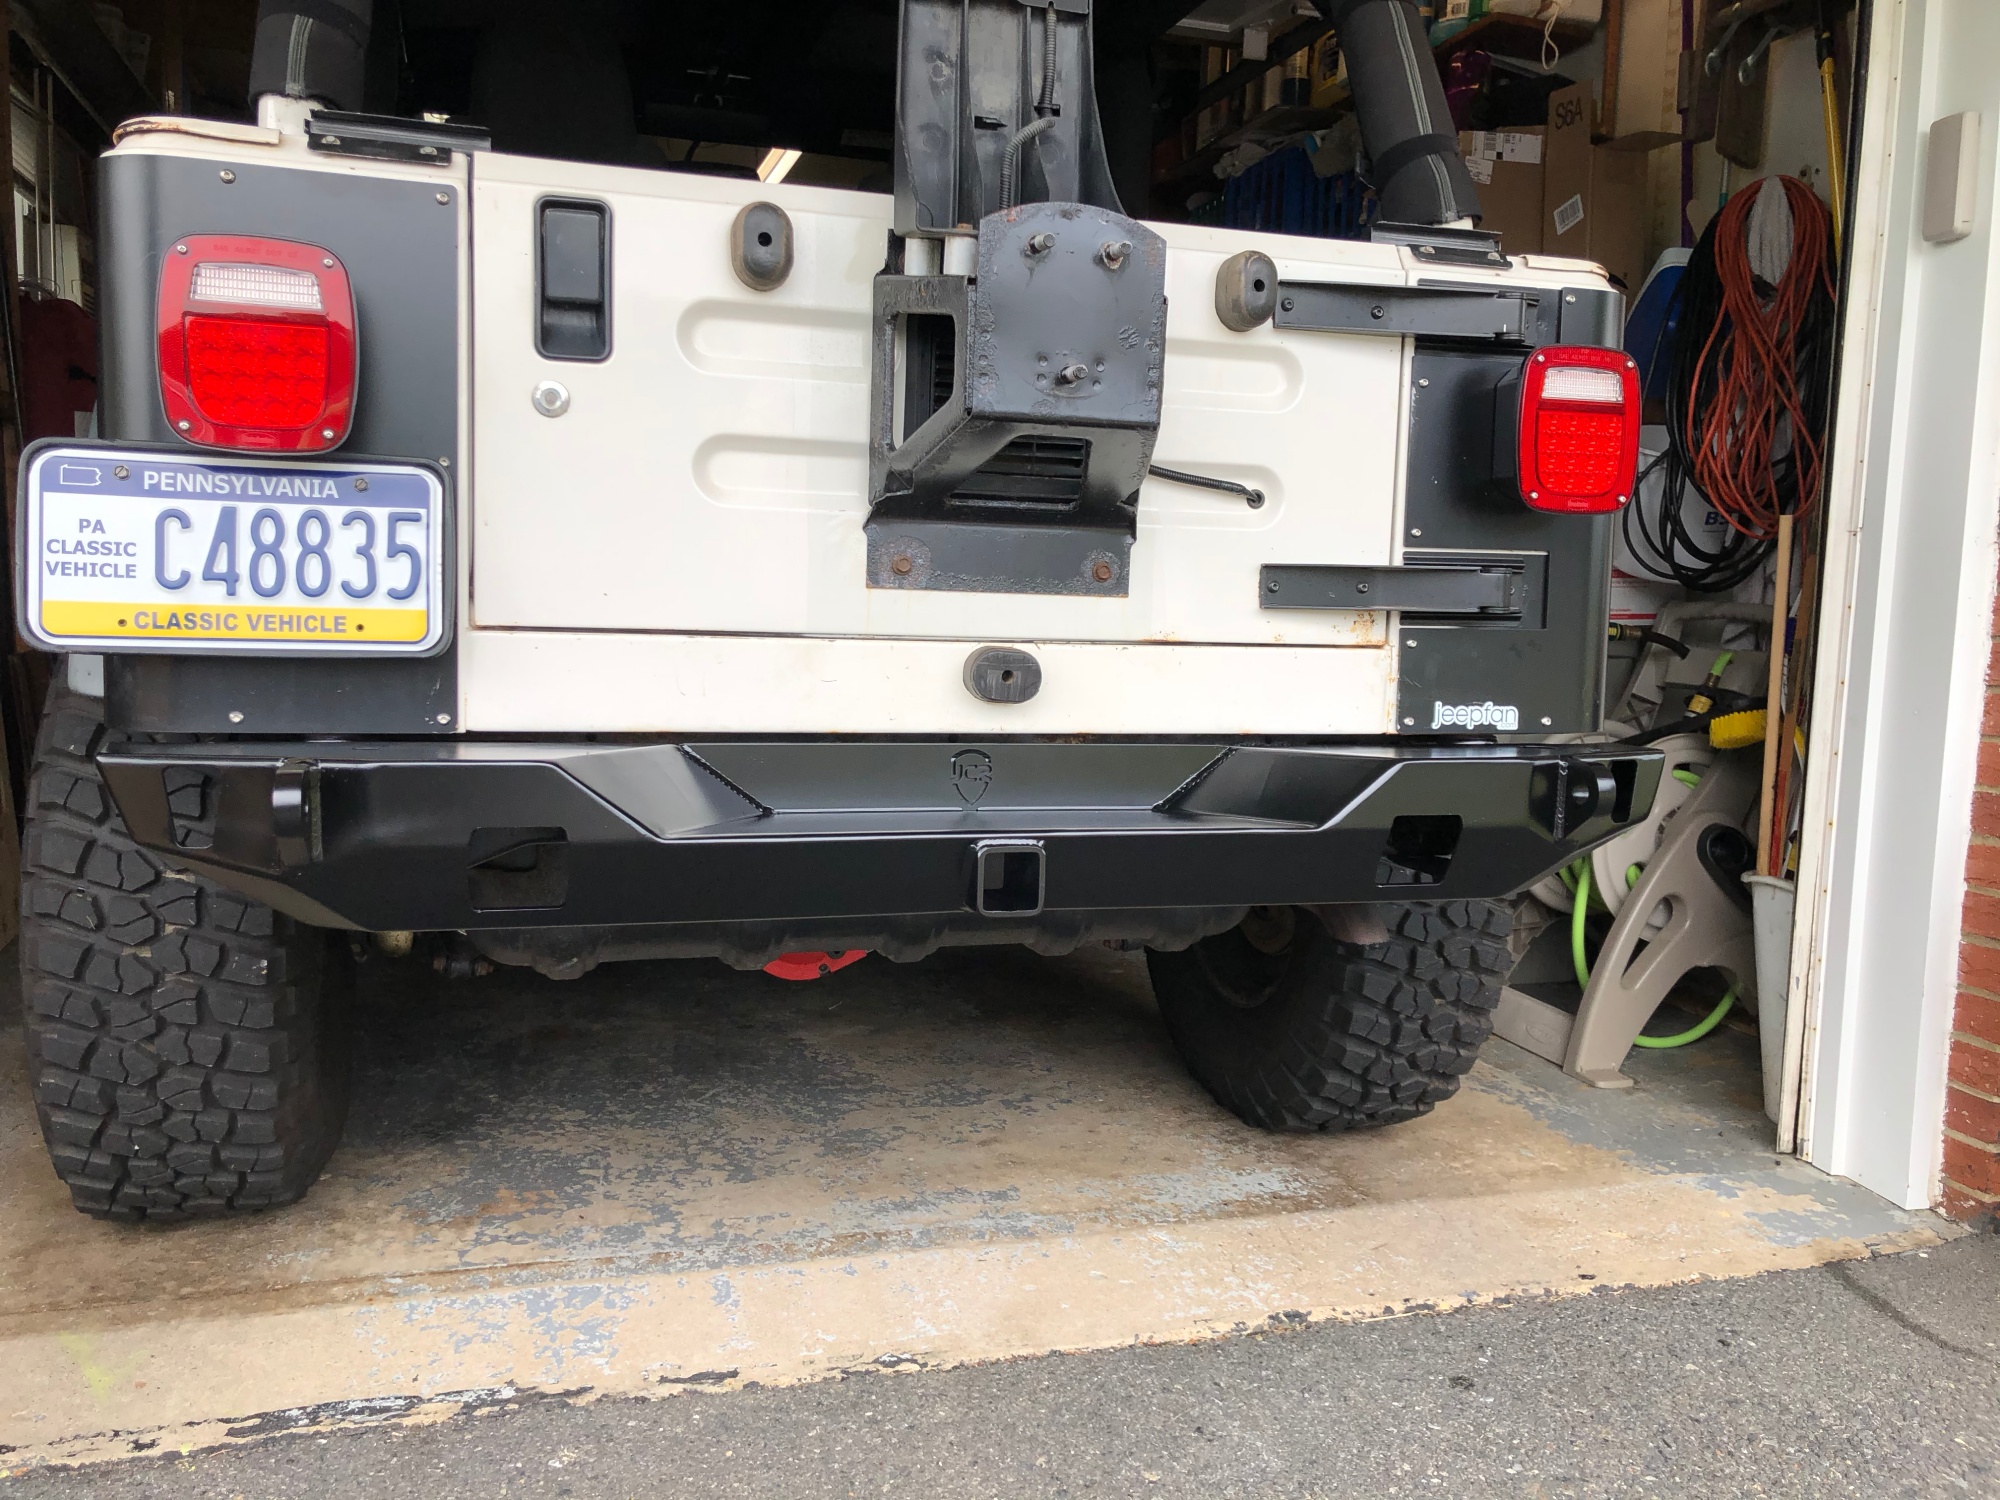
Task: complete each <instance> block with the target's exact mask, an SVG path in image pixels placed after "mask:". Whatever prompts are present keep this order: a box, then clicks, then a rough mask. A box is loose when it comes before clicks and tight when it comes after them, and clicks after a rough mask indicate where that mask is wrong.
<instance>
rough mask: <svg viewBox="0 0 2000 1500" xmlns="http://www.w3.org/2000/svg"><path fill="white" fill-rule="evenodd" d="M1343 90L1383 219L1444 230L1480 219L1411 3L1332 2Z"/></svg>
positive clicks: (1406, 0)
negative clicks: (1350, 101) (1349, 96)
mask: <svg viewBox="0 0 2000 1500" xmlns="http://www.w3.org/2000/svg"><path fill="white" fill-rule="evenodd" d="M1329 19H1331V20H1332V22H1333V24H1334V27H1335V29H1336V31H1337V32H1338V33H1339V36H1340V50H1341V53H1342V55H1343V56H1344V57H1345V58H1346V59H1347V83H1348V87H1349V88H1351V89H1352V90H1353V91H1354V113H1355V116H1356V118H1357V119H1358V120H1359V121H1360V123H1361V144H1362V145H1363V147H1364V148H1365V149H1366V150H1367V152H1368V159H1369V162H1370V163H1371V178H1372V180H1373V182H1374V184H1375V191H1376V192H1377V194H1379V195H1380V197H1381V200H1382V217H1383V218H1384V219H1386V220H1388V221H1389V222H1391V223H1396V224H1449V223H1452V222H1453V221H1454V220H1457V219H1476V218H1478V217H1479V194H1478V191H1477V190H1476V189H1475V188H1474V187H1473V185H1472V174H1471V173H1470V172H1468V171H1467V170H1466V166H1465V159H1464V158H1463V157H1462V156H1461V155H1459V150H1458V132H1457V129H1456V127H1455V126H1454V125H1453V124H1452V119H1451V111H1450V110H1449V109H1447V108H1446V106H1445V102H1444V84H1443V82H1442V81H1441V80H1440V79H1439V78H1438V70H1437V59H1436V58H1435V57H1433V56H1432V55H1431V49H1430V43H1429V42H1428V41H1427V40H1426V38H1425V36H1424V25H1423V22H1422V20H1420V19H1419V18H1418V16H1417V8H1416V6H1415V5H1413V4H1411V3H1410V0H1333V5H1332V10H1331V14H1330V16H1329Z"/></svg>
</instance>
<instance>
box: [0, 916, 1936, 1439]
mask: <svg viewBox="0 0 2000 1500" xmlns="http://www.w3.org/2000/svg"><path fill="white" fill-rule="evenodd" d="M9 958H11V955H9ZM8 989H9V991H10V992H11V990H12V984H11V979H10V981H9V983H8ZM0 1004H6V1005H9V1006H11V1004H12V997H11V994H9V995H0ZM1754 1055H1755V1046H1754V1039H1752V1038H1750V1037H1747V1036H1745V1035H1743V1034H1740V1033H1735V1032H1729V1031H1725V1032H1723V1033H1721V1034H1719V1035H1718V1036H1717V1037H1716V1038H1714V1039H1712V1040H1711V1041H1710V1042H1708V1043H1704V1044H1702V1045H1700V1046H1697V1047H1694V1048H1689V1049H1685V1050H1683V1051H1681V1052H1677V1053H1664V1054H1661V1053H1654V1054H1646V1055H1643V1056H1640V1057H1637V1058H1635V1059H1634V1060H1633V1063H1632V1064H1631V1068H1630V1071H1631V1072H1632V1073H1633V1074H1634V1075H1635V1076H1636V1078H1637V1079H1638V1083H1639V1087H1638V1088H1637V1089H1636V1090H1633V1091H1630V1092H1624V1093H1599V1092H1595V1091H1592V1090H1589V1089H1585V1088H1582V1087H1581V1086H1579V1085H1576V1084H1574V1083H1573V1082H1572V1081H1570V1080H1568V1079H1565V1078H1564V1077H1563V1076H1562V1075H1561V1074H1560V1073H1559V1072H1558V1071H1557V1070H1555V1069H1554V1068H1552V1067H1550V1066H1548V1065H1547V1064H1545V1063H1543V1062H1541V1061H1539V1060H1537V1059H1535V1058H1532V1057H1530V1056H1528V1055H1527V1054H1525V1053H1522V1052H1520V1051H1517V1050H1516V1049H1514V1048H1511V1047H1509V1046H1507V1045H1506V1044H1505V1043H1501V1042H1495V1043H1494V1044H1493V1045H1492V1046H1491V1047H1490V1048H1489V1050H1488V1053H1487V1056H1486V1057H1485V1059H1483V1060H1482V1063H1481V1065H1480V1067H1479V1068H1478V1069H1477V1070H1476V1071H1475V1072H1474V1074H1473V1075H1472V1076H1471V1078H1470V1079H1469V1080H1468V1085H1467V1087H1466V1089H1465V1090H1464V1091H1463V1092H1462V1093H1461V1094H1460V1096H1459V1097H1458V1098H1457V1099H1455V1100H1453V1101H1451V1102H1450V1103H1448V1104H1446V1105H1445V1106H1443V1107H1442V1108H1441V1109H1440V1110H1439V1111H1438V1112H1437V1113H1435V1114H1433V1115H1432V1116H1430V1117H1428V1118H1426V1119H1424V1120H1420V1121H1417V1122H1414V1123H1412V1124H1409V1125H1405V1126H1401V1127H1398V1128H1395V1129H1392V1130H1388V1131H1384V1132H1379V1133H1373V1134H1368V1135H1360V1136H1345V1137H1338V1136H1337V1137H1273V1136H1268V1135H1263V1134H1260V1133H1257V1132H1253V1131H1251V1130H1248V1129H1246V1128H1245V1127H1243V1126H1241V1125H1240V1124H1238V1123H1237V1122H1236V1121H1235V1120H1234V1119H1233V1118H1231V1117H1229V1116H1227V1115H1225V1114H1223V1113H1222V1112H1221V1111H1220V1110H1218V1109H1217V1108H1216V1107H1215V1106H1214V1105H1213V1104H1212V1103H1211V1102H1210V1101H1209V1100H1208V1098H1207V1097H1206V1095H1204V1094H1202V1093H1201V1092H1200V1090H1199V1089H1198V1088H1196V1087H1195V1085H1193V1084H1192V1083H1191V1082H1189V1081H1188V1080H1187V1078H1186V1076H1185V1075H1184V1074H1183V1073H1182V1071H1181V1069H1180V1067H1179V1064H1178V1062H1177V1061H1176V1060H1175V1058H1174V1057H1173V1055H1172V1053H1171V1051H1170V1049H1169V1047H1168V1045H1167V1042H1166V1039H1165V1037H1164V1035H1163V1033H1162V1032H1161V1030H1160V1027H1159V1025H1158V1021H1157V1018H1156V1016H1155V1014H1154V1012H1153V1008H1152V1002H1151V998H1150V994H1149V992H1148V989H1147V986H1146V982H1145V971H1144V965H1143V962H1142V961H1141V960H1140V959H1139V958H1138V957H1137V956H1136V955H1124V954H1117V953H1112V952H1109V951H1106V950H1102V949H1097V950H1091V951H1089V952H1086V953H1079V954H1077V955H1074V956H1072V957H1069V958H1065V959H1042V958H1038V957H1036V956H1034V955H1032V954H1028V953H1026V952H1021V951H1013V950H996V951H993V952H988V953H973V952H961V953H955V954H954V953H947V954H943V955H940V956H938V957H936V958H934V959H932V960H930V961H928V962H926V963H924V964H921V965H915V966H909V967H902V966H897V965H892V964H888V963H885V962H882V961H880V960H875V959H870V960H867V961H865V962H863V963H862V964H859V965H857V966H855V967H854V968H851V969H848V970H845V971H843V972H842V973H840V974H837V975H835V976H832V977H831V978H829V979H826V980H822V981H819V982H818V983H815V984H810V985H788V984H785V983H783V982H780V981H776V980H772V979H769V978H766V977H765V976H762V975H755V974H749V975H746V974H737V973H734V972H732V971H730V970H728V969H726V968H723V967H722V966H720V965H717V964H708V963H691V964H648V965H629V966H615V967H608V968H605V969H601V970H599V971H598V972H596V973H595V974H593V975H591V976H589V977H587V978H585V979H583V980H580V981H577V982H574V983H570V984H557V983H554V982H550V981H544V980H541V979H539V978H536V977H535V976H532V975H529V974H525V973H516V972H509V971H503V972H502V973H500V974H497V975H494V976H492V977H490V978H487V979H483V980H478V981H472V982H468V983H463V984H447V983H444V982H443V981H440V980H438V979H437V978H435V976H433V975H432V974H431V973H429V972H428V971H427V970H423V969H419V968H400V969H399V968H396V967H392V966H387V965H375V966H371V968H370V970H369V972H368V977H367V981H366V983H365V985H364V994H363V1003H362V1007H361V1034H360V1046H359V1055H358V1058H357V1080H356V1089H355V1097H354V1105H353V1112H352V1116H351V1119H350V1122H349V1126H348V1133H347V1142H346V1145H345V1146H344V1148H343V1149H342V1150H341V1152H340V1153H339V1154H338V1155H337V1156H336V1157H335V1159H334V1162H333V1165H332V1167H331V1169H330V1171H329V1172H328V1174H327V1176H326V1178H325V1179H324V1180H323V1181H322V1182H321V1184H320V1185H319V1186H318V1187H317V1188H316V1189H315V1190H314V1192H313V1193H312V1195H311V1196H310V1197H309V1198H308V1199H307V1201H306V1202H305V1203H303V1204H301V1205H299V1206H297V1207H295V1208H293V1209H289V1210H285V1211H282V1212H278V1213H273V1214H270V1215H268V1216H265V1217H263V1218H260V1219H257V1220H253V1221H249V1222H244V1223H237V1224H199V1225H193V1226H188V1227H186V1228H180V1229H166V1230H133V1229H129V1228H120V1227H116V1226H110V1225H102V1224H96V1223H93V1222H92V1221H89V1220H86V1219H84V1218H82V1217H81V1216H78V1215H76V1214H75V1213H73V1212H72V1211H71V1210H70V1208H69V1207H68V1202H67V1197H66V1195H65V1194H64V1193H63V1192H62V1191H61V1190H60V1189H59V1188H58V1187H57V1185H56V1183H55V1181H54V1179H53V1178H52V1177H51V1176H50V1174H49V1172H48V1170H47V1167H46V1164H45V1162H44V1161H43V1159H42V1154H41V1145H40V1141H39V1139H38V1137H37V1135H36V1133H35V1129H34V1124H33V1119H32V1115H31V1112H30V1110H29V1108H28V1095H27V1086H26V1078H25V1064H24V1057H23V1054H22V1050H21V1047H20V1044H19V1042H18V1041H17V1040H15V1039H12V1038H11V1037H10V1038H9V1039H8V1040H7V1041H6V1042H5V1043H4V1046H0V1444H5V1445H7V1447H8V1449H9V1450H10V1451H7V1452H5V1453H4V1454H0V1464H4V1465H6V1466H8V1467H9V1468H11V1469H12V1470H13V1471H14V1472H15V1473H19V1472H21V1471H22V1470H23V1469H24V1468H32V1467H35V1466H39V1465H42V1464H46V1463H77V1462H91V1461H95V1460H103V1459H114V1458H122V1457H129V1456H131V1455H135V1454H142V1453H158V1452H162V1451H164V1452H173V1451H176V1450H192V1449H196V1448H203V1447H207V1446H210V1445H213V1444H217V1443H226V1442H230V1441H240V1440H245V1439H251V1438H256V1437H261V1436H266V1435H269V1434H273V1433H279V1432H298V1431H311V1430H316V1429H317V1430H327V1429H334V1428H339V1427H342V1426H345V1425H351V1424H353V1423H356V1422H367V1421H380V1420H384V1419H403V1420H412V1421H421V1420H423V1419H426V1418H431V1417H438V1416H443V1415H448V1414H451V1413H455V1412H460V1411H465V1410H491V1409H494V1408H501V1407H512V1406H520V1405H522V1404H524V1403H531V1402H533V1401H534V1400H536V1399H538V1398H541V1397H544V1396H545V1395H546V1394H547V1393H563V1394H565V1395H568V1396H571V1397H574V1398H586V1397H590V1398H595V1397H604V1396H620V1395H624V1396H631V1395H661V1394H671V1393H676V1392H681V1391H689V1390H713V1389H718V1388H724V1387H742V1386H750V1385H758V1386H765V1387H768V1386H772V1385H777V1384H786V1383H793V1382H798V1381H804V1380H811V1379H814V1378H817V1377H825V1376H830V1375H840V1374H850V1373H855V1372H860V1371H869V1372H875V1371H897V1370H903V1371H907V1370H914V1369H917V1368H921V1367H934V1366H944V1365H954V1364H963V1363H970V1362H977V1361H989V1360H994V1359H1000V1358H1005V1357H1008V1356H1016V1355H1028V1354H1040V1353H1045V1352H1048V1351H1051V1350H1082V1349H1106V1348H1115V1347H1118V1346H1124V1345H1133V1344H1147V1343H1159V1342H1168V1341H1182V1340H1193V1339H1201V1338H1205V1337H1208V1336H1213V1335H1219V1334H1228V1333H1233V1332H1242V1331H1249V1330H1267V1329H1286V1328H1290V1327H1293V1326H1295V1325H1298V1324H1302V1323H1307V1322H1315V1321H1322V1320H1330V1321H1358V1320H1366V1319H1379V1318H1384V1317H1393V1316H1396V1315H1400V1314H1404V1313H1409V1312H1415V1311H1425V1310H1431V1309H1437V1308H1445V1307H1453V1306H1460V1305H1465V1304H1475V1303H1493V1302H1505V1301H1509V1300H1515V1299H1523V1298H1541V1297H1548V1296H1561V1295H1566V1294H1575V1293H1580V1292H1586V1291H1590V1290H1593V1289H1597V1288H1603V1287H1607V1286H1624V1285H1640V1286H1645V1285H1659V1284H1666V1283H1674V1282H1681V1281H1688V1280H1694V1279H1701V1278H1723V1277H1734V1276H1743V1275H1747V1274H1750V1273H1754V1272H1761V1271H1768V1270H1775V1269H1781V1268H1787V1267H1805V1266H1812V1265H1817V1264H1820V1263H1822V1262H1826V1261H1830V1260H1839V1259H1846V1258H1853V1257H1860V1256H1865V1255H1868V1254H1870V1253H1873V1252H1880V1251H1884V1250H1892V1249H1904V1248H1913V1247H1919V1246H1927V1245H1933V1244H1937V1243H1939V1242H1941V1241H1942V1240H1944V1239H1946V1238H1948V1237H1950V1235H1951V1234H1952V1231H1951V1230H1950V1229H1949V1228H1948V1226H1946V1225H1944V1224H1943V1223H1942V1222H1941V1221H1939V1220H1936V1219H1934V1218H1932V1217H1931V1216H1929V1215H1926V1214H1909V1213H1903V1212H1900V1211H1898V1210H1895V1209H1893V1208H1891V1207H1890V1206H1889V1205H1887V1204H1885V1203H1883V1202H1882V1201H1881V1200H1880V1199H1877V1198H1875V1197H1874V1196H1872V1195H1871V1194H1869V1193H1867V1192H1865V1191H1863V1190H1861V1189H1859V1188H1857V1187H1855V1186H1853V1185H1852V1184H1848V1183H1843V1182H1840V1181H1837V1180H1834V1179H1830V1178H1828V1177H1825V1176H1824V1175H1822V1174H1820V1173H1818V1172H1816V1171H1815V1170H1813V1169H1811V1168H1809V1167H1805V1166H1803V1165H1800V1164H1798V1163H1796V1162H1792V1161H1790V1160H1785V1159H1779V1158H1775V1157H1773V1156H1772V1155H1771V1154H1770V1153H1769V1151H1768V1149H1767V1143H1768V1134H1769V1132H1768V1126H1767V1125H1766V1123H1765V1122H1764V1121H1763V1119H1762V1117H1761V1115H1760V1114H1759V1113H1758V1112H1757V1103H1756V1090H1755V1074H1754V1067H1755V1063H1754Z"/></svg>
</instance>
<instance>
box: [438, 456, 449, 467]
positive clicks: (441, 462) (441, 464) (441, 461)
mask: <svg viewBox="0 0 2000 1500" xmlns="http://www.w3.org/2000/svg"><path fill="white" fill-rule="evenodd" d="M438 467H439V468H440V469H449V468H450V467H451V460H450V459H448V458H440V459H439V460H438Z"/></svg>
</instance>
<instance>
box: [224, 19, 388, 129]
mask: <svg viewBox="0 0 2000 1500" xmlns="http://www.w3.org/2000/svg"><path fill="white" fill-rule="evenodd" d="M374 12H375V0H261V3H260V4H259V5H258V7H257V40H256V44H255V46H254V48H253V50H252V51H251V54H250V97H251V98H252V99H258V98H261V97H263V96H264V95H265V94H283V95H285V96H286V97H287V98H291V99H316V100H318V101H320V102H321V103H323V104H328V105H331V106H332V107H333V108H335V109H348V110H358V109H361V108H363V107H364V101H363V83H364V78H365V74H366V60H367V55H368V32H369V28H370V26H371V24H372V23H373V21H374Z"/></svg>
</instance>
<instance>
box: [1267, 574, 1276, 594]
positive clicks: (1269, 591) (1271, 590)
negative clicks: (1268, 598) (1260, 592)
mask: <svg viewBox="0 0 2000 1500" xmlns="http://www.w3.org/2000/svg"><path fill="white" fill-rule="evenodd" d="M1264 592H1265V593H1267V594H1275V593H1277V592H1278V581H1277V580H1276V579H1275V578H1274V579H1272V580H1271V581H1270V582H1269V583H1267V584H1265V585H1264Z"/></svg>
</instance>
